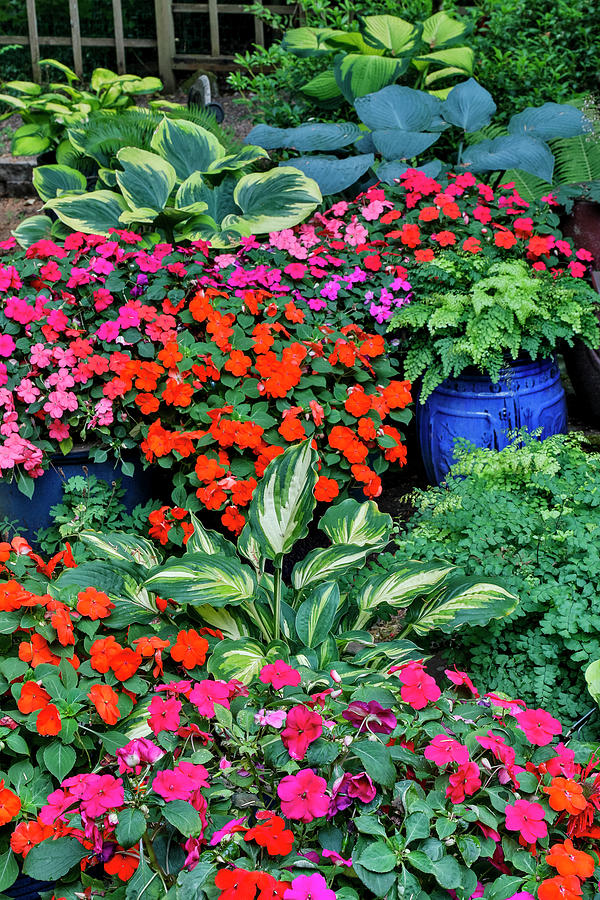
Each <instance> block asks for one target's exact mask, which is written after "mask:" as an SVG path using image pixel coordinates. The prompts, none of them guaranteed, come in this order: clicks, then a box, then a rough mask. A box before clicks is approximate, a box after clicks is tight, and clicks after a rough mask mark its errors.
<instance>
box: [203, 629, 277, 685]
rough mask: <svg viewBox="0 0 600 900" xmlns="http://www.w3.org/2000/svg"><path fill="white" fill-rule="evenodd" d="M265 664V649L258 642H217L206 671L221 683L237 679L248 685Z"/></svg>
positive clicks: (248, 639)
mask: <svg viewBox="0 0 600 900" xmlns="http://www.w3.org/2000/svg"><path fill="white" fill-rule="evenodd" d="M267 662H268V659H267V656H266V647H265V645H264V644H259V642H258V641H254V640H252V639H251V638H242V639H241V640H238V641H219V643H218V644H217V645H216V647H215V649H214V650H213V652H212V654H211V656H210V659H209V661H208V671H209V672H210V673H211V675H214V676H215V678H220V679H223V681H229V680H230V679H231V678H237V679H239V680H240V681H242V682H243V683H244V684H249V683H250V682H251V681H252V679H253V678H256V677H257V675H258V673H259V672H260V670H261V669H262V667H263V666H265V665H266V664H267Z"/></svg>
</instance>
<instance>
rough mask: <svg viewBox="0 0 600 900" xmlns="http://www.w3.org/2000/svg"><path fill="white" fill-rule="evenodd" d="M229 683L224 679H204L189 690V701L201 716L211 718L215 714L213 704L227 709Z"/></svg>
mask: <svg viewBox="0 0 600 900" xmlns="http://www.w3.org/2000/svg"><path fill="white" fill-rule="evenodd" d="M229 693H230V692H229V685H228V684H227V682H226V681H211V680H210V679H208V678H207V679H205V680H204V681H199V682H198V683H197V684H195V685H194V687H193V688H192V690H191V691H190V701H191V702H192V703H193V704H194V706H195V707H196V709H197V710H198V712H199V713H200V715H201V716H206V718H207V719H212V717H213V716H214V715H215V704H218V705H219V706H224V707H225V709H229Z"/></svg>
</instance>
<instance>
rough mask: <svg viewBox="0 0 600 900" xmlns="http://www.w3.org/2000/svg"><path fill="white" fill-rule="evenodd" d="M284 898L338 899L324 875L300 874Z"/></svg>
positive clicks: (285, 899)
mask: <svg viewBox="0 0 600 900" xmlns="http://www.w3.org/2000/svg"><path fill="white" fill-rule="evenodd" d="M283 900H336V898H335V892H334V891H332V890H331V889H330V888H328V887H327V882H326V881H325V879H324V878H323V876H322V875H319V873H318V872H316V873H315V874H314V875H298V876H297V877H296V878H294V880H293V881H292V883H291V886H290V887H289V888H288V889H287V891H284V894H283Z"/></svg>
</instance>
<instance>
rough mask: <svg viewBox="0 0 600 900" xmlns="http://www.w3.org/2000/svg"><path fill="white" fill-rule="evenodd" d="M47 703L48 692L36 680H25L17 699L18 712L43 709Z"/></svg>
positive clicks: (48, 698) (48, 701)
mask: <svg viewBox="0 0 600 900" xmlns="http://www.w3.org/2000/svg"><path fill="white" fill-rule="evenodd" d="M49 703H50V694H49V693H48V691H47V690H46V689H45V688H43V687H42V686H41V684H38V683H37V681H26V682H25V684H24V685H23V687H22V688H21V694H20V696H19V699H18V700H17V706H18V707H19V712H22V713H24V714H25V715H27V714H28V713H31V712H37V711H38V710H40V709H44V707H46V706H47V705H48V704H49Z"/></svg>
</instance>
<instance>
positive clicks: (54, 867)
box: [23, 837, 89, 881]
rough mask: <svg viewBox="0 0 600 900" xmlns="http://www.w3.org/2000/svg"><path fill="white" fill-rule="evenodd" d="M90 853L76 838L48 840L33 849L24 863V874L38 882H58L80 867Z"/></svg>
mask: <svg viewBox="0 0 600 900" xmlns="http://www.w3.org/2000/svg"><path fill="white" fill-rule="evenodd" d="M88 852H89V851H88V850H86V849H85V847H82V846H81V844H80V843H79V841H78V840H76V839H75V838H74V837H60V838H57V839H56V840H55V841H52V840H46V841H43V842H42V843H41V844H36V845H35V847H32V848H31V850H30V851H29V853H28V854H27V857H26V859H25V862H24V863H23V872H24V873H25V875H29V877H30V878H35V879H37V880H38V881H57V880H58V879H59V878H62V876H63V875H66V874H67V872H69V871H70V870H71V869H72V868H73V866H76V865H78V863H79V862H80V861H81V860H82V859H83V858H84V856H87V855H88Z"/></svg>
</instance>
